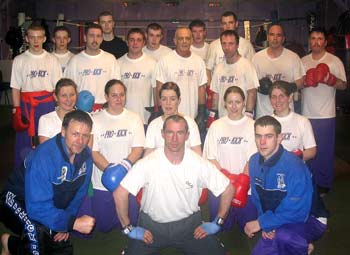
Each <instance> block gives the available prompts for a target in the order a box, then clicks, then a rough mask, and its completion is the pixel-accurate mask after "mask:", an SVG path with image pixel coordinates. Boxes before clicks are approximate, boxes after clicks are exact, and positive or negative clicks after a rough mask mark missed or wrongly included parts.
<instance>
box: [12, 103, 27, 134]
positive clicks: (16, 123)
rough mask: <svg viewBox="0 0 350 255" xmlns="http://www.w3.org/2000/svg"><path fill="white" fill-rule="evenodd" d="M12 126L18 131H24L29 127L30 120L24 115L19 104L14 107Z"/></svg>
mask: <svg viewBox="0 0 350 255" xmlns="http://www.w3.org/2000/svg"><path fill="white" fill-rule="evenodd" d="M12 126H13V129H14V130H15V131H16V132H23V131H24V130H26V129H27V128H28V127H29V122H28V120H27V118H26V117H25V116H23V115H22V109H21V107H19V106H15V107H14V108H13V117H12Z"/></svg>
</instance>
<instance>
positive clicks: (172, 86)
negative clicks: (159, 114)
mask: <svg viewBox="0 0 350 255" xmlns="http://www.w3.org/2000/svg"><path fill="white" fill-rule="evenodd" d="M164 90H173V91H175V93H176V95H177V98H180V96H181V92H180V88H179V86H178V85H177V84H176V83H175V82H172V81H168V82H166V83H163V85H162V87H161V88H160V90H159V95H158V96H159V98H160V97H161V96H162V92H163V91H164Z"/></svg>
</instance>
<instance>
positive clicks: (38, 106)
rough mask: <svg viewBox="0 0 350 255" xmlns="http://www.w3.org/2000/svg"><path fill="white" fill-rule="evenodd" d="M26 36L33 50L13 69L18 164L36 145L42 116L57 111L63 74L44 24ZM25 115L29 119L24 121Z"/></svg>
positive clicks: (18, 61) (31, 27) (13, 111)
mask: <svg viewBox="0 0 350 255" xmlns="http://www.w3.org/2000/svg"><path fill="white" fill-rule="evenodd" d="M25 39H26V41H27V43H28V44H29V49H28V50H26V51H25V52H24V53H22V54H20V55H18V56H16V57H15V59H14V61H13V65H12V72H11V83H10V84H11V88H12V100H13V110H12V113H13V122H12V123H13V127H14V129H15V130H16V145H15V167H16V168H17V167H19V166H20V165H21V163H22V162H23V160H24V158H25V157H26V155H27V154H28V153H29V152H30V151H31V150H32V149H33V148H34V147H35V145H36V141H35V140H36V139H34V138H35V137H37V128H38V123H39V118H40V116H41V115H44V114H46V113H48V112H51V111H53V110H54V99H53V96H52V94H53V93H52V92H53V90H54V89H55V85H56V83H57V81H58V80H59V79H60V78H61V77H62V69H61V65H60V63H59V62H58V59H57V58H56V57H55V56H53V55H52V54H51V53H48V52H47V51H45V50H44V49H43V43H44V42H45V41H46V37H45V29H44V28H43V27H42V26H38V25H35V24H34V25H31V26H29V28H28V30H27V32H26V36H25ZM22 116H25V119H26V120H27V122H26V121H23V118H22Z"/></svg>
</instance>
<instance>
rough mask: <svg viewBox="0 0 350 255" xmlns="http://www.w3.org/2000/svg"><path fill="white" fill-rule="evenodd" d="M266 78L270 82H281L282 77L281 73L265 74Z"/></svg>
mask: <svg viewBox="0 0 350 255" xmlns="http://www.w3.org/2000/svg"><path fill="white" fill-rule="evenodd" d="M266 77H267V78H269V79H270V80H272V81H281V80H283V77H282V74H281V73H275V74H267V75H266Z"/></svg>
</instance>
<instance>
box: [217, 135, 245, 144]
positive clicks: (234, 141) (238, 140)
mask: <svg viewBox="0 0 350 255" xmlns="http://www.w3.org/2000/svg"><path fill="white" fill-rule="evenodd" d="M242 141H243V137H228V136H223V137H221V138H220V139H219V144H227V143H229V144H241V143H242Z"/></svg>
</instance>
